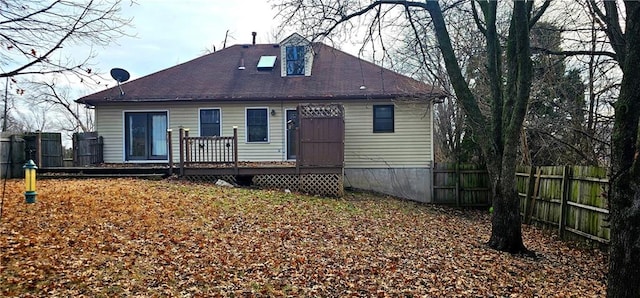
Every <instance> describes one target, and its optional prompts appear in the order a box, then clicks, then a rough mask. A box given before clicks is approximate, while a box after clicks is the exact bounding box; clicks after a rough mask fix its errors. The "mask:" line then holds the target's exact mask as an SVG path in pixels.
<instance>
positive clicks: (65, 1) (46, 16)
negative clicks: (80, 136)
mask: <svg viewBox="0 0 640 298" xmlns="http://www.w3.org/2000/svg"><path fill="white" fill-rule="evenodd" d="M121 4H122V3H121V0H88V1H81V0H77V1H74V0H57V1H45V0H21V1H6V0H0V61H1V62H0V78H2V77H4V78H6V84H5V89H6V90H5V94H7V93H8V92H7V91H8V89H9V88H14V89H16V92H17V93H18V94H19V95H23V94H24V93H25V89H29V88H28V87H26V85H28V83H27V82H29V81H41V80H48V79H50V78H51V76H63V77H64V78H66V79H71V78H76V79H77V80H78V81H80V82H82V83H85V84H88V83H90V82H92V83H97V84H99V82H100V76H99V75H98V74H97V73H96V72H97V71H96V70H95V69H93V65H92V64H91V63H90V60H91V59H92V58H94V57H95V55H96V53H95V52H94V50H93V48H94V47H100V46H105V45H107V44H109V43H110V42H112V41H113V40H114V39H115V38H118V37H121V36H124V35H126V32H125V29H126V28H127V26H128V25H129V23H130V20H129V19H125V18H122V17H120V6H121ZM131 4H133V0H132V1H131ZM82 45H90V46H91V49H92V50H91V51H90V52H89V53H88V54H86V56H74V57H71V56H70V55H71V54H70V52H68V51H67V52H64V50H63V48H66V49H70V48H74V47H77V46H82ZM63 55H69V56H66V57H64V56H63ZM45 76H47V77H45ZM19 77H22V79H18V78H19ZM50 87H53V85H51V86H50ZM37 89H38V90H46V91H48V94H49V95H51V93H56V94H57V95H59V92H60V91H56V90H54V89H53V88H49V89H46V88H37ZM26 92H27V93H30V94H36V92H37V90H27V91H26ZM47 96H48V95H47V93H45V94H42V95H38V96H37V97H39V98H40V99H39V100H40V101H42V98H43V97H47ZM30 98H32V97H29V98H26V99H23V100H29V99H30ZM49 98H51V97H49ZM53 98H55V96H54V97H53ZM58 98H59V99H61V97H59V96H58ZM3 100H4V107H5V109H4V113H3V119H7V120H9V119H11V116H10V115H9V112H10V109H9V107H10V106H11V105H12V104H11V103H10V102H9V98H8V96H4V98H3ZM65 101H66V100H51V99H49V100H47V103H48V104H54V106H56V107H61V108H62V110H63V111H66V112H69V111H73V109H71V107H70V105H69V104H68V102H67V103H65ZM34 103H35V102H30V104H34ZM16 112H17V111H16ZM22 114H23V115H20V116H18V115H14V118H20V117H26V115H24V114H25V113H22ZM76 114H77V113H76ZM76 114H73V113H72V114H71V116H72V118H75V119H77V118H78V117H76V116H77V115H76ZM32 116H33V115H32ZM36 116H37V115H36ZM33 121H40V120H38V119H31V122H33ZM76 124H79V126H80V128H81V129H83V127H82V126H83V125H85V123H81V122H80V121H76ZM65 126H67V125H65ZM5 129H7V125H4V123H3V130H5Z"/></svg>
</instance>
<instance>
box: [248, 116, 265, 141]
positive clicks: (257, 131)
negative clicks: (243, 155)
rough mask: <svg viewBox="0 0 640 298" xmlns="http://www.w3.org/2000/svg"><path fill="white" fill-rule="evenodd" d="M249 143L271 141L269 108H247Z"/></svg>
mask: <svg viewBox="0 0 640 298" xmlns="http://www.w3.org/2000/svg"><path fill="white" fill-rule="evenodd" d="M246 124H247V137H246V139H247V143H265V142H269V112H268V109H267V108H247V111H246Z"/></svg>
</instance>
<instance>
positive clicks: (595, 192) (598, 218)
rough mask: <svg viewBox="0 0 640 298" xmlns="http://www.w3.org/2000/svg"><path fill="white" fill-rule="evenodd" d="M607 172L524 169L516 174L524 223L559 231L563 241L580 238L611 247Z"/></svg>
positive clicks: (572, 168)
mask: <svg viewBox="0 0 640 298" xmlns="http://www.w3.org/2000/svg"><path fill="white" fill-rule="evenodd" d="M606 174H607V171H606V169H605V168H598V167H584V166H548V167H536V168H531V167H521V168H519V169H518V173H517V174H516V182H517V190H518V194H519V196H520V210H521V214H522V217H523V222H524V223H526V224H531V223H533V224H538V225H542V226H545V227H549V228H555V229H558V233H559V235H560V237H561V238H564V237H565V236H568V237H571V236H572V235H573V236H579V237H582V238H587V239H589V240H595V241H598V242H601V243H609V239H610V238H609V237H610V234H609V225H608V222H607V218H608V216H609V210H608V209H607V208H608V201H607V199H606V196H605V194H606V193H607V191H608V187H609V180H608V179H607V176H606Z"/></svg>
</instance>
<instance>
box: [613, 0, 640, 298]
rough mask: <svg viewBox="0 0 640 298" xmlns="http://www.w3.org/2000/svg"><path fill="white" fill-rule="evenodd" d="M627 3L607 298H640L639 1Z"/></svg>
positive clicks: (617, 122) (616, 137)
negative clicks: (639, 297)
mask: <svg viewBox="0 0 640 298" xmlns="http://www.w3.org/2000/svg"><path fill="white" fill-rule="evenodd" d="M625 4H626V12H627V21H626V26H625V27H626V32H625V44H626V46H625V52H626V53H625V55H619V56H623V57H624V61H619V62H620V66H621V68H622V72H623V78H622V84H621V86H620V96H619V98H618V101H617V102H616V104H615V110H616V111H615V123H614V128H613V135H612V142H611V143H612V146H611V177H612V178H611V180H612V181H611V189H610V192H609V207H610V216H609V217H610V219H609V221H610V223H611V242H610V251H609V275H608V280H607V297H638V296H640V160H639V159H640V156H638V155H639V154H640V148H639V143H640V140H638V133H639V131H638V130H639V128H638V123H639V121H640V68H639V67H638V65H640V48H639V47H638V45H639V44H640V3H637V2H634V1H629V2H626V3H625Z"/></svg>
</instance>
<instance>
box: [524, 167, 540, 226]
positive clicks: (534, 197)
mask: <svg viewBox="0 0 640 298" xmlns="http://www.w3.org/2000/svg"><path fill="white" fill-rule="evenodd" d="M534 169H535V172H536V176H535V178H536V179H535V183H534V184H533V190H532V192H531V197H530V199H529V204H528V205H529V207H528V211H529V212H528V214H527V215H526V218H525V223H526V224H528V225H529V224H531V218H532V217H533V211H534V210H535V208H536V200H538V194H539V190H540V176H541V175H542V173H541V172H542V170H541V169H540V167H532V168H531V171H532V173H533V170H534ZM529 182H531V181H529Z"/></svg>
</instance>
